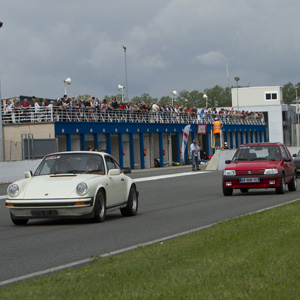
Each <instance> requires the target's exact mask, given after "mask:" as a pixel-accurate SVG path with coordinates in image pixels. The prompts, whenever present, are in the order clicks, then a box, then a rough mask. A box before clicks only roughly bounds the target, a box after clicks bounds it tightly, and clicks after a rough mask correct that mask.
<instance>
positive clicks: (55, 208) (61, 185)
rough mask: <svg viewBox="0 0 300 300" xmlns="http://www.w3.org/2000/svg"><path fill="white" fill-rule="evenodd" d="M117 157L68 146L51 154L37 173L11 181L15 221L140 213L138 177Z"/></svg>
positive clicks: (10, 202) (10, 198)
mask: <svg viewBox="0 0 300 300" xmlns="http://www.w3.org/2000/svg"><path fill="white" fill-rule="evenodd" d="M126 173H130V169H129V168H123V169H122V168H121V167H120V166H119V164H118V163H117V161H116V160H115V158H114V157H113V156H111V155H109V154H107V153H104V152H94V151H69V152H59V153H53V154H49V155H47V156H46V157H44V159H43V160H42V162H41V163H40V165H39V166H38V168H37V169H36V171H35V172H34V174H32V172H31V171H26V172H25V179H21V180H19V181H16V182H14V183H12V184H11V185H9V187H8V189H7V195H8V199H7V200H6V207H7V208H9V210H10V215H11V220H12V222H13V223H14V224H16V225H26V224H27V222H28V220H29V219H44V218H51V219H55V218H63V219H64V218H91V219H92V220H93V221H95V222H103V221H104V219H105V216H106V213H107V212H109V211H113V210H116V209H120V211H121V214H122V215H123V216H135V215H136V214H137V211H138V195H139V193H138V192H137V189H136V185H135V183H134V182H133V180H132V179H131V178H130V177H129V176H127V175H126Z"/></svg>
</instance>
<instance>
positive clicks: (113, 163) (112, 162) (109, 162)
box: [105, 156, 121, 170]
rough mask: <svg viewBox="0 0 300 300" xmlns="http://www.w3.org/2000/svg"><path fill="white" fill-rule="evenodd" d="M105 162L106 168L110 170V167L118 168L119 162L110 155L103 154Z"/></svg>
mask: <svg viewBox="0 0 300 300" xmlns="http://www.w3.org/2000/svg"><path fill="white" fill-rule="evenodd" d="M105 162H106V166H107V170H111V169H120V170H121V168H120V166H119V164H118V163H117V162H116V161H115V160H114V159H113V158H112V157H110V156H105Z"/></svg>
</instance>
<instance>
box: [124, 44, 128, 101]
mask: <svg viewBox="0 0 300 300" xmlns="http://www.w3.org/2000/svg"><path fill="white" fill-rule="evenodd" d="M123 49H124V57H125V82H126V102H128V82H127V58H126V50H127V47H126V46H124V45H123Z"/></svg>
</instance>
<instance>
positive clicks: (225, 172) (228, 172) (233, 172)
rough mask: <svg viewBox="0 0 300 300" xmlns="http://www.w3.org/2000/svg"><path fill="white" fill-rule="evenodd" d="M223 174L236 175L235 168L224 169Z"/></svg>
mask: <svg viewBox="0 0 300 300" xmlns="http://www.w3.org/2000/svg"><path fill="white" fill-rule="evenodd" d="M223 175H224V176H235V175H236V173H235V170H224V173H223Z"/></svg>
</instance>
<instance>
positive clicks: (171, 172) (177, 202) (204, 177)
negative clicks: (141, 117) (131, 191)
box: [0, 166, 300, 287]
mask: <svg viewBox="0 0 300 300" xmlns="http://www.w3.org/2000/svg"><path fill="white" fill-rule="evenodd" d="M202 168H203V167H202ZM130 176H131V177H132V178H134V179H135V180H136V182H137V183H136V184H137V187H138V191H139V192H140V198H139V213H138V215H137V216H135V217H127V218H126V217H122V216H121V214H120V212H119V211H116V212H113V213H110V214H108V215H107V217H106V221H105V222H104V223H99V224H95V223H91V222H89V221H85V220H80V221H76V220H75V221H72V220H65V221H52V220H30V221H29V223H28V225H26V226H15V225H13V223H12V222H11V220H10V216H9V211H8V210H7V209H6V208H5V205H4V197H3V196H2V197H0V265H1V268H0V287H1V286H3V285H5V284H7V283H12V282H14V280H16V278H20V277H22V276H24V277H23V278H30V277H31V275H32V274H35V273H36V272H38V274H43V272H44V271H45V273H47V272H48V271H49V269H52V268H54V269H53V270H56V269H60V268H61V267H64V266H66V265H68V264H71V265H72V264H74V265H77V264H80V262H87V261H88V260H89V258H90V257H91V256H99V255H103V254H107V253H112V252H114V251H120V250H122V249H127V248H132V247H135V246H136V245H139V244H143V243H148V242H151V241H157V240H160V239H164V238H166V237H170V236H173V235H177V234H181V233H183V232H188V231H192V230H194V229H198V228H202V227H204V226H208V225H210V224H214V223H217V222H220V221H223V220H227V219H230V218H234V217H237V216H241V215H244V214H247V213H251V212H255V211H258V210H262V209H265V208H269V207H273V206H276V205H279V204H281V203H285V202H289V201H293V200H295V199H299V198H300V188H299V190H297V191H296V192H286V193H285V194H284V195H277V194H276V193H275V190H274V189H272V190H252V191H250V192H249V193H248V194H241V193H240V192H239V191H238V190H236V191H234V194H233V196H231V197H224V196H223V193H222V186H221V179H222V172H220V171H213V172H205V171H199V172H191V167H190V166H187V167H186V166H185V167H171V168H162V169H161V168H157V169H151V170H142V171H134V172H133V173H132V174H130ZM0 191H1V190H0ZM2 195H3V191H2ZM30 274H31V275H30Z"/></svg>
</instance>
